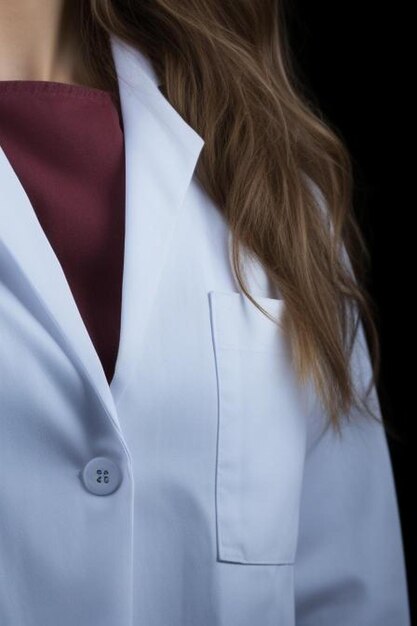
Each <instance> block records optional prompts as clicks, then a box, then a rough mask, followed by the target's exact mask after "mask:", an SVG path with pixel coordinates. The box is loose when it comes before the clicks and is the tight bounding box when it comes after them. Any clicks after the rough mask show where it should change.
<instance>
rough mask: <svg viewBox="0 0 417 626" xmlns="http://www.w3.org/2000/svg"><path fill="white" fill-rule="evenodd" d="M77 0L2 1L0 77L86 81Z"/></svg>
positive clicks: (0, 9)
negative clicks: (75, 14)
mask: <svg viewBox="0 0 417 626" xmlns="http://www.w3.org/2000/svg"><path fill="white" fill-rule="evenodd" d="M71 6H72V7H73V8H74V7H75V6H77V3H76V2H74V0H72V2H71V0H69V1H68V0H13V1H12V2H0V80H48V81H58V82H64V83H81V84H83V83H85V75H84V69H83V66H82V63H81V62H80V58H79V52H78V51H79V50H80V45H79V32H78V30H77V27H76V24H75V21H74V19H73V15H72V13H71Z"/></svg>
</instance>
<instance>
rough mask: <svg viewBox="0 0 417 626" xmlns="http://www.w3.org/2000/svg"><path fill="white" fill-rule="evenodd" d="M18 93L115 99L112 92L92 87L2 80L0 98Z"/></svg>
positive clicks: (26, 80) (40, 81)
mask: <svg viewBox="0 0 417 626" xmlns="http://www.w3.org/2000/svg"><path fill="white" fill-rule="evenodd" d="M16 92H18V93H19V92H23V93H25V94H47V95H66V96H72V97H78V98H90V99H94V100H109V99H112V100H113V98H114V94H113V92H112V91H110V90H107V89H101V88H98V87H91V86H90V85H81V84H76V83H64V82H59V81H54V80H31V79H22V80H20V79H7V80H0V96H2V95H7V94H13V93H16Z"/></svg>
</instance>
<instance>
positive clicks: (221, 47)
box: [0, 0, 409, 626]
mask: <svg viewBox="0 0 417 626" xmlns="http://www.w3.org/2000/svg"><path fill="white" fill-rule="evenodd" d="M277 4H278V3H276V2H275V1H274V0H265V2H261V3H260V2H258V0H250V1H248V0H245V1H242V0H235V1H234V2H230V3H224V2H222V1H221V0H204V2H203V1H201V2H200V1H197V0H185V1H184V2H181V3H178V2H176V0H152V1H151V2H140V1H139V0H135V1H134V0H130V1H128V0H117V1H116V0H100V1H98V0H90V1H88V0H80V2H79V3H77V2H75V1H74V0H71V1H70V2H67V3H64V1H63V0H42V2H39V1H38V2H36V3H34V2H31V1H30V0H19V1H16V0H14V2H13V3H12V2H2V3H1V5H0V42H1V43H0V79H1V82H0V145H1V148H2V149H1V151H0V187H1V202H0V244H1V245H0V334H1V343H0V405H1V413H0V459H1V468H2V472H1V481H0V624H1V625H2V626H57V625H58V624H59V625H60V626H96V625H100V626H252V625H253V624H259V625H262V626H277V625H278V624H279V625H280V626H291V625H294V624H297V625H298V626H307V625H308V626H312V625H314V626H335V625H337V626H348V625H349V626H370V625H371V624H378V626H394V625H395V626H407V625H408V624H409V616H408V606H407V589H406V582H405V572H404V557H403V552H402V544H401V532H400V524H399V517H398V510H397V503H396V495H395V489H394V482H393V476H392V469H391V465H390V458H389V453H388V447H387V442H386V436H385V431H384V427H383V423H382V418H381V413H380V408H379V404H378V398H377V394H376V391H375V375H376V369H377V364H378V363H377V362H378V339H377V335H376V331H375V324H374V322H373V320H372V313H371V311H372V308H371V306H370V304H369V298H368V296H367V294H366V292H365V290H364V287H363V284H362V282H361V281H362V279H361V278H360V276H361V274H360V266H359V263H358V260H359V259H360V257H361V255H360V252H361V251H363V249H364V247H363V242H362V239H361V235H360V232H359V229H358V227H357V225H356V223H355V220H354V217H353V211H352V210H351V207H350V205H351V185H352V181H351V171H350V162H349V156H348V154H347V151H346V149H345V147H344V146H343V143H342V142H341V140H340V139H339V138H338V137H337V136H336V134H335V133H334V131H332V130H331V129H329V128H328V127H327V126H326V125H325V124H324V122H323V121H322V120H321V119H320V114H319V112H317V111H314V110H313V108H312V106H311V105H309V103H308V102H307V99H306V98H305V97H304V96H303V95H302V91H301V89H300V88H299V87H297V85H296V79H295V77H294V76H293V74H292V72H291V69H290V64H289V60H288V55H287V54H284V51H285V50H286V44H285V39H284V33H283V31H282V26H281V24H282V20H281V19H280V15H279V11H278V9H280V8H281V7H280V6H277ZM279 4H280V3H279ZM365 324H366V327H367V330H368V331H369V332H368V335H369V342H370V343H369V346H370V347H369V348H368V345H367V343H366V342H365V332H364V330H365V327H364V325H365Z"/></svg>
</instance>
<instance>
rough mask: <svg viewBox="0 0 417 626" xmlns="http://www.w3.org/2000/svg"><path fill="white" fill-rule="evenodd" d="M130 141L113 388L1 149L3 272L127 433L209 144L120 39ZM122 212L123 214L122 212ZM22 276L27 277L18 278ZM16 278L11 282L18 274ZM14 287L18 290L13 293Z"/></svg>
mask: <svg viewBox="0 0 417 626" xmlns="http://www.w3.org/2000/svg"><path fill="white" fill-rule="evenodd" d="M111 49H112V54H113V59H114V63H115V67H116V72H117V78H118V86H119V94H120V102H121V112H122V120H123V128H124V140H125V165H126V181H125V182H126V185H125V189H126V196H125V244H124V268H123V286H122V311H121V329H120V342H119V351H118V357H117V362H116V368H115V374H114V377H113V380H112V381H111V384H110V385H109V384H108V382H107V380H106V376H105V372H104V370H103V367H102V365H101V362H100V359H99V357H98V354H97V352H96V350H95V348H94V345H93V343H92V340H91V338H90V336H89V333H88V331H87V329H86V326H85V324H84V322H83V319H82V317H81V315H80V313H79V310H78V307H77V305H76V302H75V300H74V297H73V295H72V292H71V290H70V287H69V284H68V282H67V280H66V277H65V275H64V272H63V269H62V267H61V264H60V262H59V260H58V258H57V256H56V254H55V252H54V250H53V248H52V247H51V245H50V244H49V241H48V239H47V237H46V235H45V233H44V231H43V229H42V227H41V225H40V223H39V221H38V219H37V217H36V213H35V211H34V208H33V206H32V204H31V202H30V200H29V198H28V196H27V195H26V193H25V191H24V189H23V187H22V185H21V183H20V181H19V179H18V177H17V175H16V173H15V171H14V170H13V167H12V165H11V163H10V162H9V160H8V158H7V157H6V154H5V153H4V151H3V149H2V148H1V146H0V189H1V201H0V244H2V245H3V246H4V248H3V253H4V251H5V252H6V255H5V256H4V254H2V255H0V260H1V259H5V260H4V261H2V263H3V262H4V265H3V268H0V279H1V274H2V272H3V271H4V272H11V273H12V274H11V275H13V276H14V277H16V276H19V278H23V280H24V281H25V284H26V288H27V291H26V296H27V298H26V302H27V306H28V307H29V308H32V310H33V311H35V310H37V309H38V307H39V304H40V305H41V306H42V307H43V310H44V311H45V312H46V313H47V316H46V319H47V320H48V321H47V322H45V323H44V325H45V327H46V329H47V331H48V332H49V333H50V335H51V337H54V338H56V340H57V341H58V342H59V343H60V345H61V347H62V349H63V350H64V351H65V352H66V354H67V355H68V357H69V358H70V359H71V360H72V362H73V363H74V365H75V366H76V367H77V368H78V370H79V371H80V374H81V375H82V376H83V377H84V378H85V379H86V380H87V382H88V383H89V384H90V385H91V387H92V389H93V391H94V392H95V393H96V395H97V398H98V399H99V401H100V402H101V404H102V406H103V407H104V409H105V413H106V414H107V417H108V418H110V419H111V421H112V422H113V424H114V426H115V427H116V428H117V429H118V431H119V433H120V436H121V437H122V433H121V425H120V422H119V418H118V411H117V402H118V401H119V400H120V396H121V394H122V393H123V391H124V390H125V389H126V388H127V386H128V384H129V383H131V382H132V376H133V375H134V365H135V363H137V362H138V360H139V359H140V349H141V345H142V341H143V339H144V337H145V331H146V328H147V324H148V322H149V319H150V316H151V313H152V307H153V305H154V301H155V296H156V293H157V288H158V282H159V279H160V277H161V274H162V271H163V269H164V265H165V263H166V260H167V256H168V253H169V250H170V246H171V245H172V242H173V239H174V237H175V232H176V228H178V224H179V221H180V215H181V211H183V210H184V203H183V200H184V196H185V194H186V192H187V188H188V187H189V185H190V182H191V179H192V176H193V173H194V169H195V167H196V164H197V160H198V157H199V154H200V151H201V149H202V147H203V145H204V140H203V139H202V137H201V136H200V135H198V133H197V132H196V131H195V130H194V129H193V128H192V127H191V126H189V125H188V124H187V123H186V122H185V120H184V119H183V118H182V117H181V116H180V114H179V113H178V112H177V111H176V110H175V109H174V108H173V106H171V104H170V103H169V102H168V100H167V99H166V98H165V97H164V95H163V94H162V93H161V91H160V90H159V88H158V85H159V83H158V78H157V76H156V73H155V71H154V69H153V67H152V64H151V62H150V61H149V59H148V58H147V57H145V56H144V54H143V53H142V52H140V51H138V50H137V49H136V48H133V47H132V46H131V45H129V44H126V43H125V42H123V41H122V40H121V39H119V38H118V37H116V36H111ZM117 208H118V209H121V208H123V207H117ZM16 272H17V274H16ZM8 275H9V276H10V274H8ZM13 283H14V281H10V284H13Z"/></svg>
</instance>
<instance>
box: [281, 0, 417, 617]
mask: <svg viewBox="0 0 417 626" xmlns="http://www.w3.org/2000/svg"><path fill="white" fill-rule="evenodd" d="M285 6H286V7H287V8H286V20H287V26H288V32H289V43H290V46H291V49H292V52H293V56H294V59H295V68H296V70H297V74H298V76H299V77H301V79H302V80H303V82H304V84H305V85H306V87H307V90H308V93H309V95H311V97H312V98H313V99H314V101H315V102H316V103H317V104H318V105H319V106H320V108H321V110H322V112H323V113H324V116H325V119H326V120H327V121H328V122H329V123H330V124H331V125H332V127H333V128H334V129H336V130H337V132H338V133H339V135H341V136H342V138H343V139H344V141H345V143H346V145H347V147H348V149H349V151H350V154H351V157H352V159H353V164H354V174H355V197H354V202H355V211H356V214H357V216H358V219H359V222H360V224H361V226H362V230H363V232H364V234H365V237H366V240H367V243H368V247H369V249H370V252H371V259H372V263H371V271H370V275H369V279H368V284H367V286H368V289H369V291H370V293H371V295H372V297H373V299H374V301H375V302H376V305H377V312H378V319H377V322H378V326H379V331H380V338H381V358H382V363H381V376H380V381H379V384H378V392H379V397H380V402H381V408H382V413H383V416H384V420H385V421H386V422H388V423H389V424H392V425H393V426H394V427H395V429H396V431H397V433H398V437H397V438H395V439H394V438H393V437H391V436H389V437H388V442H389V447H390V452H391V459H392V463H393V469H394V477H395V481H396V486H397V497H398V501H399V506H400V516H401V523H402V529H403V542H404V547H405V556H406V566H407V573H408V585H409V596H410V604H411V610H412V615H413V617H414V619H413V623H415V622H416V621H417V620H416V601H415V597H416V595H417V594H416V579H417V548H416V546H417V542H416V540H415V533H416V531H417V515H416V510H417V509H416V507H413V504H414V503H413V497H412V495H413V493H414V482H413V476H414V475H415V472H413V469H414V468H413V465H414V464H413V463H412V457H413V455H414V456H415V455H416V450H415V445H414V442H413V441H412V437H411V433H412V424H413V421H414V415H415V409H414V406H413V393H414V392H415V386H417V385H415V383H414V380H413V373H414V371H415V365H414V339H415V335H414V324H413V323H412V322H413V319H414V318H415V314H414V307H413V304H412V299H413V297H414V286H415V280H414V271H413V264H412V258H413V257H414V254H415V249H416V247H417V242H416V241H415V236H414V232H413V227H412V217H413V213H414V206H415V200H414V197H415V193H414V188H415V181H416V174H415V173H414V172H412V171H411V159H414V155H413V152H414V146H413V144H412V139H411V125H412V124H411V121H412V119H413V118H412V115H411V105H412V98H411V93H410V82H411V81H412V76H413V75H414V74H415V70H414V68H411V63H410V66H407V63H408V62H407V59H409V58H411V57H410V51H409V50H408V49H407V47H408V41H409V38H408V37H407V35H406V32H405V31H406V28H405V27H406V22H407V19H406V17H407V16H406V15H404V14H403V13H402V12H400V4H398V5H396V6H395V7H393V5H392V3H386V5H384V4H383V3H378V4H376V3H372V2H370V3H368V4H366V3H363V2H357V1H351V2H349V3H343V2H342V3H340V2H333V3H327V2H323V1H320V0H315V1H314V2H311V0H288V1H287V3H286V5H285ZM384 7H385V8H384ZM410 20H411V16H410ZM413 509H414V510H413ZM360 558H361V555H360V554H358V559H360ZM393 626H394V625H393ZM398 626H400V625H398Z"/></svg>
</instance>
